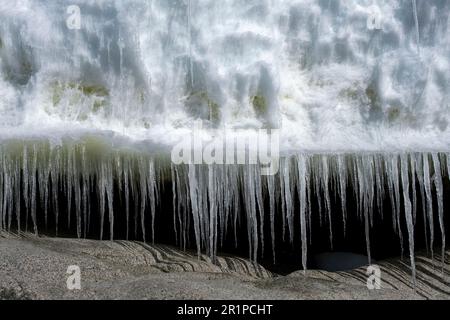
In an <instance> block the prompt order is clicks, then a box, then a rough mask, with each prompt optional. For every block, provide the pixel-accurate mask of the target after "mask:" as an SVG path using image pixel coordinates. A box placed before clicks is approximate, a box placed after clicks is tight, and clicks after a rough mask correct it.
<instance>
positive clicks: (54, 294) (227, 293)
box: [0, 233, 450, 300]
mask: <svg viewBox="0 0 450 320" xmlns="http://www.w3.org/2000/svg"><path fill="white" fill-rule="evenodd" d="M0 256H1V257H2V258H1V260H0V299H195V300H198V299H238V300H239V299H242V300H247V299H262V300H264V299H424V298H432V299H449V297H450V288H449V281H448V280H449V278H448V274H449V272H450V270H449V265H450V264H449V263H448V262H449V259H448V256H447V259H446V262H447V264H446V265H445V271H446V274H445V275H442V274H441V269H440V267H441V266H440V264H439V263H438V262H437V260H438V258H436V259H435V260H434V261H431V259H429V258H427V257H426V256H422V255H419V256H418V257H417V271H418V273H417V286H416V290H415V291H414V290H413V288H412V285H411V283H412V281H411V276H410V270H409V266H408V264H407V262H401V261H397V260H393V261H385V262H381V263H380V268H381V271H382V274H381V277H382V286H381V289H380V290H368V289H367V286H366V282H367V275H366V268H364V267H363V268H358V269H355V270H352V271H347V272H325V271H307V272H303V271H298V272H294V273H293V274H290V275H288V276H283V277H282V276H278V275H275V274H272V273H271V272H269V271H267V270H266V269H264V268H263V267H262V266H260V265H258V264H256V263H252V262H250V261H248V260H245V259H241V258H237V257H227V256H222V257H219V258H218V261H217V262H216V263H212V261H210V259H209V258H208V257H207V256H201V257H197V256H196V254H194V253H189V252H182V251H180V250H177V249H175V248H171V247H169V246H158V245H148V244H144V243H140V242H130V241H95V240H74V239H61V238H44V237H35V236H31V235H29V234H22V235H21V236H17V235H12V234H7V233H1V234H0ZM71 265H77V266H79V267H80V270H81V290H68V289H67V278H68V277H69V274H67V268H68V267H69V266H71Z"/></svg>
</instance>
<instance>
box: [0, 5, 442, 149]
mask: <svg viewBox="0 0 450 320" xmlns="http://www.w3.org/2000/svg"><path fill="white" fill-rule="evenodd" d="M69 5H77V6H78V8H79V11H80V28H79V29H76V28H75V29H74V28H73V27H71V28H69V27H68V21H69V22H70V21H71V20H70V18H71V15H70V12H71V11H69V13H68V11H67V9H68V8H69ZM449 11H450V3H449V2H448V1H447V0H427V1H424V0H422V1H411V0H398V1H391V0H377V1H375V0H276V1H274V0H248V1H236V0H224V1H216V0H189V1H188V0H170V1H167V0H152V1H144V0H137V1H126V0H125V1H124V0H116V1H114V0H95V1H94V0H74V1H71V2H70V4H69V3H67V2H65V1H46V0H18V1H14V2H13V3H11V1H7V0H0V39H1V40H0V96H1V97H2V98H1V99H0V115H1V117H0V135H2V136H10V137H11V136H12V137H13V138H14V137H17V136H18V135H21V136H35V135H40V136H47V137H50V138H55V135H60V134H62V133H65V132H66V131H70V133H71V134H72V135H74V134H76V132H79V131H81V132H83V131H86V130H87V131H93V130H97V131H99V132H105V131H107V132H113V133H114V134H116V135H122V136H125V137H128V138H130V139H131V140H150V141H157V142H162V143H167V144H171V143H173V142H176V141H177V139H178V138H179V137H180V136H183V134H185V131H184V130H185V129H186V128H188V127H189V126H190V125H191V124H192V121H194V120H197V119H203V120H204V121H205V127H212V128H214V127H221V126H225V125H226V126H229V127H238V128H260V127H274V128H280V130H281V131H282V132H281V136H282V141H283V146H284V148H286V149H292V150H293V151H296V152H298V151H315V150H319V151H323V152H331V151H336V150H337V151H341V152H347V151H361V150H366V151H388V150H396V149H408V150H417V151H443V150H445V151H446V150H449V141H450V126H449V122H450V111H449V110H450V106H449V94H450V85H449V84H450V75H449V72H448V70H449V68H450V37H449V36H448V32H449V31H448V30H449V26H450V20H449V14H448V12H449ZM69 26H71V25H70V24H69ZM61 131H62V133H61Z"/></svg>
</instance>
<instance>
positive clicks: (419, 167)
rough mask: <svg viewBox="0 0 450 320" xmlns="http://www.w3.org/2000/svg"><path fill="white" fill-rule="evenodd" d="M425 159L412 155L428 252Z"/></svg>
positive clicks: (428, 250)
mask: <svg viewBox="0 0 450 320" xmlns="http://www.w3.org/2000/svg"><path fill="white" fill-rule="evenodd" d="M422 163H423V159H422V157H421V156H420V155H419V154H414V155H411V166H414V167H415V172H416V174H417V180H418V181H419V193H420V199H421V203H422V219H423V225H424V236H425V248H426V251H427V253H429V252H430V247H429V244H428V219H427V205H426V201H427V199H426V197H425V187H424V175H423V164H422Z"/></svg>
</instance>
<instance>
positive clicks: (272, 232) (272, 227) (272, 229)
mask: <svg viewBox="0 0 450 320" xmlns="http://www.w3.org/2000/svg"><path fill="white" fill-rule="evenodd" d="M267 186H268V192H269V210H270V235H271V240H272V257H273V264H275V261H276V259H275V257H276V256H275V177H274V176H273V175H268V176H267Z"/></svg>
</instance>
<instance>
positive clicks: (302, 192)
mask: <svg viewBox="0 0 450 320" xmlns="http://www.w3.org/2000/svg"><path fill="white" fill-rule="evenodd" d="M297 161H298V163H297V165H298V188H297V190H298V193H299V201H300V229H301V230H300V235H301V239H302V264H303V270H304V271H306V269H307V257H308V251H307V250H308V235H307V229H306V208H307V203H306V188H307V187H306V186H307V184H306V183H307V180H306V176H307V174H306V172H307V170H308V168H307V167H306V161H305V157H304V156H303V155H300V156H299V157H298V160H297Z"/></svg>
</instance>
